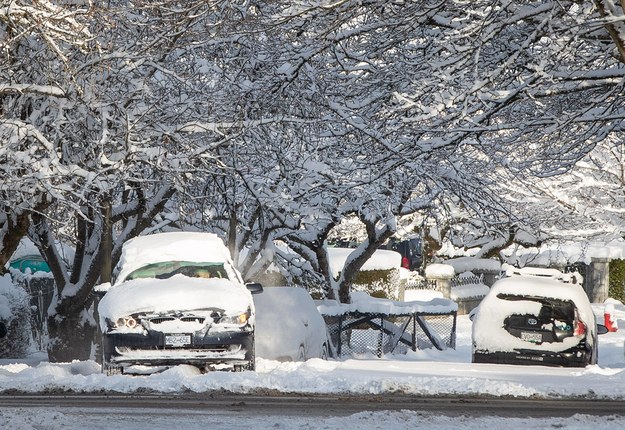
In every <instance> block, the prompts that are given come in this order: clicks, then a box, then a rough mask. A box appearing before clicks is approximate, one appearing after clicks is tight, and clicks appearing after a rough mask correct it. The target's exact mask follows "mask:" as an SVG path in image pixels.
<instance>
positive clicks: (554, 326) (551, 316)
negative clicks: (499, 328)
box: [497, 294, 577, 343]
mask: <svg viewBox="0 0 625 430" xmlns="http://www.w3.org/2000/svg"><path fill="white" fill-rule="evenodd" d="M497 297H498V298H500V299H502V300H508V301H526V302H527V301H530V302H538V303H540V310H539V311H538V312H536V313H534V312H533V313H531V314H528V313H525V312H523V311H521V312H518V313H513V314H510V315H509V316H508V317H507V318H506V319H505V321H504V328H505V329H506V330H507V331H508V332H509V333H511V334H513V335H515V336H517V337H521V338H524V339H526V340H529V341H531V342H535V343H540V342H561V341H562V340H563V339H564V338H566V337H569V336H573V335H574V330H575V325H576V322H577V318H576V314H577V311H576V307H575V304H574V303H573V302H572V301H571V300H562V299H554V298H546V297H535V296H518V295H510V294H498V295H497ZM521 309H523V307H520V309H519V310H521ZM530 331H540V332H542V334H541V335H538V334H536V335H533V334H531V333H529V332H530Z"/></svg>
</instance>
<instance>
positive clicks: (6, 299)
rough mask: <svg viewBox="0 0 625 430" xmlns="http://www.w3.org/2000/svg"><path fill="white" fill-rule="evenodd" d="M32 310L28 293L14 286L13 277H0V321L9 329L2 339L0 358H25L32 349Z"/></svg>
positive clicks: (0, 342)
mask: <svg viewBox="0 0 625 430" xmlns="http://www.w3.org/2000/svg"><path fill="white" fill-rule="evenodd" d="M30 316H31V308H30V303H29V296H28V293H27V292H26V291H25V290H24V289H23V288H21V287H19V286H16V285H14V284H13V281H12V280H11V276H10V275H8V274H6V275H4V276H2V277H0V320H1V321H2V322H4V323H5V324H6V326H7V329H8V334H7V336H6V337H5V338H4V339H0V357H2V358H20V357H24V356H25V355H26V354H27V353H28V350H29V347H30V339H31V334H30Z"/></svg>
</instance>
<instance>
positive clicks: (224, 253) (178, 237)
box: [115, 232, 243, 284]
mask: <svg viewBox="0 0 625 430" xmlns="http://www.w3.org/2000/svg"><path fill="white" fill-rule="evenodd" d="M165 261H191V262H198V263H201V262H228V263H229V264H227V265H225V267H226V270H228V277H230V278H231V279H233V280H235V279H236V280H239V281H240V282H243V281H242V279H241V275H240V274H239V273H238V272H236V271H235V270H232V268H233V267H234V265H233V264H232V259H231V258H230V252H229V251H228V248H226V246H225V245H224V244H223V241H222V240H221V239H220V238H219V236H217V235H215V234H212V233H196V232H169V233H159V234H153V235H149V236H140V237H136V238H134V239H131V240H129V241H127V242H126V243H124V247H123V249H122V255H121V258H120V260H119V263H118V265H117V269H116V272H117V276H116V279H115V284H119V283H121V282H123V281H124V280H125V279H126V277H127V276H128V275H129V274H130V273H132V272H133V271H135V270H137V269H139V268H141V267H144V266H147V265H148V264H152V263H160V262H165Z"/></svg>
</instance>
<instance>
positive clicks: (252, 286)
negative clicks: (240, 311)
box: [245, 282, 263, 294]
mask: <svg viewBox="0 0 625 430" xmlns="http://www.w3.org/2000/svg"><path fill="white" fill-rule="evenodd" d="M245 286H246V287H247V289H248V290H249V291H250V293H252V294H260V293H262V292H263V286H262V284H260V283H258V282H250V283H249V284H245Z"/></svg>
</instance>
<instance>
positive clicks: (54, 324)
mask: <svg viewBox="0 0 625 430" xmlns="http://www.w3.org/2000/svg"><path fill="white" fill-rule="evenodd" d="M48 332H49V336H50V341H49V342H48V359H49V360H50V361H51V362H54V363H67V362H71V361H72V360H88V359H89V358H91V346H92V341H93V339H94V336H95V333H96V327H95V326H94V325H93V324H92V323H91V322H89V321H87V320H85V319H84V318H83V317H82V314H78V315H60V314H58V315H54V316H51V317H49V318H48Z"/></svg>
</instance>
